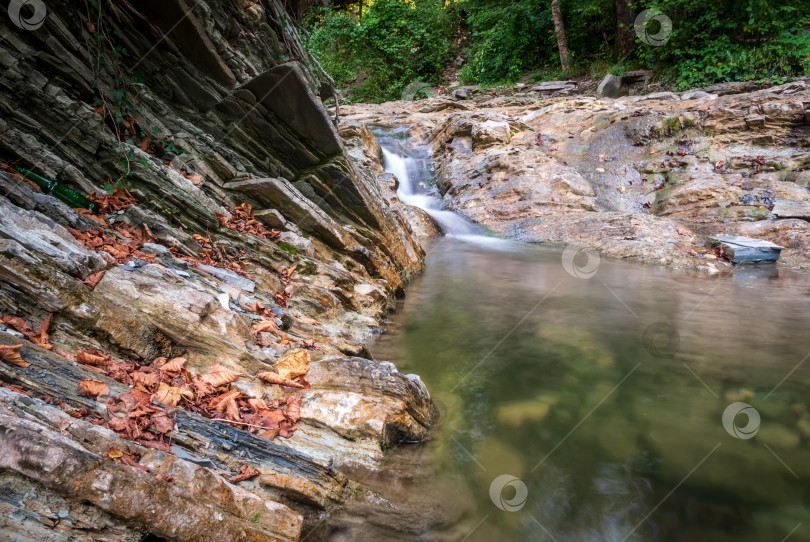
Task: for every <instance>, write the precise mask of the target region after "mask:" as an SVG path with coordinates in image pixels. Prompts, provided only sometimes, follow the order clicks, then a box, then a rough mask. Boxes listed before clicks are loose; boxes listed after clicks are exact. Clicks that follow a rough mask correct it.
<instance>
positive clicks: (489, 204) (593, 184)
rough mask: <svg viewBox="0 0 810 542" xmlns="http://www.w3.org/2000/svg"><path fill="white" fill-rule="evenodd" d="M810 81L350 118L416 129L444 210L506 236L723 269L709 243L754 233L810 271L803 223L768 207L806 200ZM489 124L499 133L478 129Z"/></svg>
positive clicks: (513, 101) (487, 102) (366, 109)
mask: <svg viewBox="0 0 810 542" xmlns="http://www.w3.org/2000/svg"><path fill="white" fill-rule="evenodd" d="M642 79H643V78H642ZM610 82H611V80H609V79H608V80H606V82H605V85H603V87H604V88H601V90H597V94H599V95H607V90H606V87H607V86H609V85H608V83H610ZM808 84H809V82H808V80H799V81H794V82H791V83H787V84H784V85H781V86H776V87H771V88H762V87H761V86H758V85H754V86H750V85H746V84H727V85H721V86H717V87H716V88H714V87H713V88H708V89H705V90H695V91H690V92H686V93H682V94H678V93H672V92H656V93H652V94H647V95H633V96H625V97H621V98H617V99H611V98H601V99H598V98H595V97H593V96H589V95H579V96H573V97H570V98H562V97H561V98H554V97H552V98H551V99H548V100H540V101H539V102H536V100H531V101H530V100H528V99H527V98H528V97H529V95H528V94H526V93H524V92H505V94H504V95H501V96H499V95H497V93H494V92H490V94H489V95H482V96H479V97H476V98H475V99H473V100H467V101H465V102H464V104H465V108H466V109H465V110H464V111H452V112H448V111H442V112H441V113H437V112H433V111H428V110H426V109H425V107H424V105H423V104H424V103H426V102H419V103H413V104H409V103H407V102H396V103H393V104H381V105H378V106H371V105H368V106H367V105H363V106H362V110H361V108H360V106H354V107H353V108H347V110H346V111H345V112H346V113H347V115H348V117H347V119H346V120H345V121H344V122H347V123H351V122H357V121H361V120H362V121H363V122H374V123H377V124H389V125H392V126H400V125H405V126H408V127H410V128H411V135H412V137H413V138H414V140H415V142H416V144H423V145H429V146H430V147H431V148H432V150H433V155H434V161H435V166H436V171H437V178H436V182H437V186H438V187H439V189H440V190H441V192H442V194H444V199H445V205H446V207H447V208H449V209H452V210H455V211H458V212H460V213H461V214H463V215H464V216H466V217H467V218H469V219H471V220H472V221H474V222H477V223H480V224H483V225H485V226H487V227H488V228H489V229H490V230H492V231H494V232H496V233H497V234H499V235H503V236H506V237H511V238H515V239H519V240H524V241H529V242H542V243H551V244H555V245H567V244H571V243H577V244H584V245H589V246H591V247H594V248H596V249H598V250H599V251H601V252H602V253H603V254H607V255H610V256H615V257H621V258H632V259H636V260H642V261H649V262H657V263H664V264H668V265H674V266H682V267H695V268H702V269H707V270H710V271H719V270H724V269H730V268H729V267H728V266H727V265H726V263H724V262H722V261H718V260H716V259H713V255H712V254H707V253H706V251H705V250H703V245H704V241H705V239H706V237H707V236H709V235H714V234H736V235H749V233H745V232H746V231H748V232H751V231H757V232H759V233H760V234H761V235H762V236H763V239H765V240H768V241H772V242H775V243H777V244H781V245H783V246H786V247H788V248H787V249H786V250H785V251H784V252H783V255H782V259H783V262H785V263H788V264H789V265H797V266H801V267H810V238H809V237H808V236H807V232H806V227H805V226H806V225H807V222H804V221H800V222H795V221H785V220H778V217H774V216H772V215H771V212H770V211H771V209H772V206H773V203H774V202H775V201H776V199H780V200H787V201H791V202H796V204H804V203H805V202H808V201H810V192H808V190H807V186H806V185H807V183H806V182H805V174H806V173H807V169H808V167H810V125H808V124H807V121H806V114H807V111H808V110H810V86H808ZM535 102H536V103H535ZM402 111H404V112H405V113H406V114H407V115H401V114H399V112H402ZM492 121H495V122H497V123H499V124H498V125H499V126H500V128H499V129H498V132H497V133H498V134H500V135H498V136H497V137H496V136H495V134H494V132H493V131H492V130H483V129H482V127H483V126H484V125H487V123H490V124H489V125H490V126H491V125H492V124H491V122H492ZM507 126H508V130H507V128H506V127H507ZM482 134H487V135H486V136H484V135H482ZM507 134H511V137H507ZM777 232H780V233H777ZM788 232H789V233H788ZM787 240H789V242H786V241H787Z"/></svg>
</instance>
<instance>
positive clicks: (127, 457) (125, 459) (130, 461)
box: [116, 442, 168, 472]
mask: <svg viewBox="0 0 810 542" xmlns="http://www.w3.org/2000/svg"><path fill="white" fill-rule="evenodd" d="M139 444H141V445H143V446H146V443H144V442H140V443H139ZM149 447H150V448H152V446H149ZM167 448H168V446H167ZM161 451H168V450H161ZM116 463H123V464H124V465H129V466H130V467H135V468H136V469H141V470H142V471H144V472H152V471H151V470H149V468H148V467H144V466H143V465H141V464H140V463H138V461H137V460H136V459H135V457H134V456H133V455H132V453H131V452H130V451H129V450H127V453H126V454H124V455H123V456H122V457H120V458H119V459H118V460H117V461H116Z"/></svg>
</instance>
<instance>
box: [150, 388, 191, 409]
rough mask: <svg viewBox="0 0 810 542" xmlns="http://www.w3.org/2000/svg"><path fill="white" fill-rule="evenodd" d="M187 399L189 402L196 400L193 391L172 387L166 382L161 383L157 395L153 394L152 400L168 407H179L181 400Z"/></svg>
mask: <svg viewBox="0 0 810 542" xmlns="http://www.w3.org/2000/svg"><path fill="white" fill-rule="evenodd" d="M183 398H185V399H186V400H188V401H193V400H194V393H192V392H191V390H184V389H182V388H178V387H175V386H170V385H168V384H166V383H165V382H161V383H160V385H159V386H158V389H157V391H156V392H155V393H153V394H152V400H153V401H157V402H158V403H161V404H164V405H166V406H170V407H173V406H177V404H178V403H179V402H180V400H181V399H183Z"/></svg>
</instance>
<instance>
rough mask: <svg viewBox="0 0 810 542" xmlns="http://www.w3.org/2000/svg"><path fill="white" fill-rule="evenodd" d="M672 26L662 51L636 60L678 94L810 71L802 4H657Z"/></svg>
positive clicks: (809, 38) (809, 7) (679, 0)
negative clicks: (682, 91)
mask: <svg viewBox="0 0 810 542" xmlns="http://www.w3.org/2000/svg"><path fill="white" fill-rule="evenodd" d="M649 5H650V6H651V7H657V8H658V9H660V10H661V11H662V12H664V13H666V14H668V15H669V16H670V18H671V19H672V22H673V32H672V36H671V37H670V39H669V42H668V43H667V44H666V45H664V46H662V47H650V46H648V45H645V44H643V43H639V45H638V48H637V50H636V51H637V55H638V56H639V58H642V59H644V60H645V61H646V62H648V63H649V64H650V65H652V66H655V67H657V68H658V70H659V71H660V73H661V74H662V76H663V78H664V79H665V80H666V81H667V82H669V83H671V84H673V85H674V87H675V88H676V89H684V88H689V87H695V86H701V85H707V84H712V83H718V82H723V81H746V80H761V81H766V82H778V81H780V80H782V79H783V78H785V77H789V76H793V75H799V74H802V73H807V72H808V71H810V33H809V32H808V31H807V30H806V29H805V28H804V27H807V25H808V24H810V4H808V3H807V2H806V1H804V0H767V1H766V0H748V1H733V0H725V1H724V0H720V1H718V0H659V1H657V2H650V3H649Z"/></svg>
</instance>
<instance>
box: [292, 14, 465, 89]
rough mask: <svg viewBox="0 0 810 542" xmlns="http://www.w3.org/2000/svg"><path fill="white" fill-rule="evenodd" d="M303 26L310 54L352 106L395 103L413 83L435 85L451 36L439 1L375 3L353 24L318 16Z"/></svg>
mask: <svg viewBox="0 0 810 542" xmlns="http://www.w3.org/2000/svg"><path fill="white" fill-rule="evenodd" d="M308 26H309V28H310V31H311V37H310V42H309V45H310V47H311V49H312V52H313V53H314V54H315V56H316V57H317V58H318V59H319V61H320V62H321V63H322V64H323V67H324V69H325V70H326V71H327V72H329V74H330V75H331V76H332V77H333V78H334V79H335V82H336V84H337V85H338V86H339V87H341V88H346V89H347V90H348V96H347V98H349V99H351V100H352V101H383V100H392V99H398V98H399V97H400V94H401V93H402V91H403V90H404V89H405V88H406V87H407V86H408V85H409V84H411V83H412V82H414V81H417V80H422V81H425V82H426V83H437V82H438V80H439V74H440V73H441V71H442V69H443V67H444V65H445V63H446V62H447V60H448V58H449V56H448V55H449V52H450V47H451V45H452V43H453V37H454V35H455V34H456V31H457V29H456V25H455V18H454V12H453V11H452V10H449V11H448V10H445V9H443V2H442V0H415V1H413V2H411V3H406V2H403V1H400V0H376V1H375V2H374V3H373V4H372V5H371V7H370V8H369V10H368V12H367V13H366V14H365V15H364V16H363V18H362V19H361V20H359V21H358V20H356V18H355V17H353V16H351V15H349V14H347V13H345V12H341V11H335V12H328V11H319V12H315V13H313V14H310V16H309V18H308Z"/></svg>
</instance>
